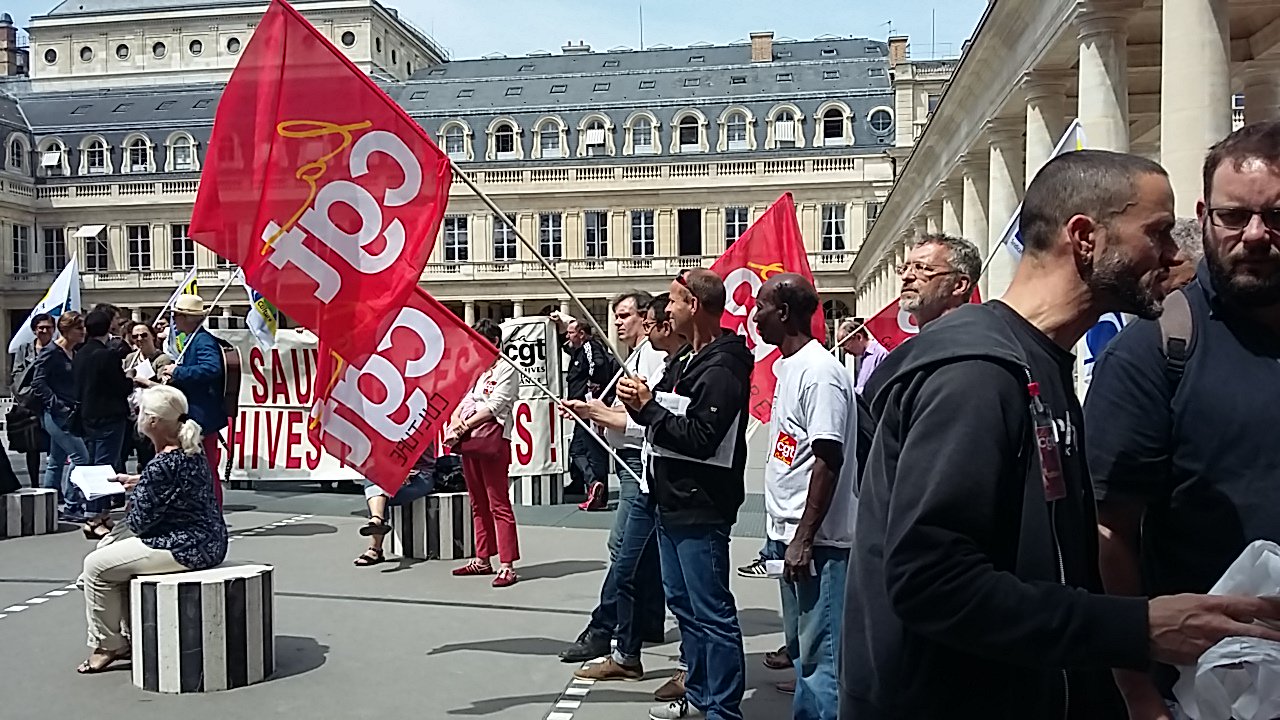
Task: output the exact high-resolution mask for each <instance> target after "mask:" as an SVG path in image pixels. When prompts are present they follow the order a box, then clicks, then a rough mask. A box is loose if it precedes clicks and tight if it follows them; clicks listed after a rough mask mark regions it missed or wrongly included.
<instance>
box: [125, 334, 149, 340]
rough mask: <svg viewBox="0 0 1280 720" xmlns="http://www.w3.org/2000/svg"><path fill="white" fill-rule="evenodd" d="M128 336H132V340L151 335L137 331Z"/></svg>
mask: <svg viewBox="0 0 1280 720" xmlns="http://www.w3.org/2000/svg"><path fill="white" fill-rule="evenodd" d="M130 337H132V338H133V339H134V340H146V339H148V338H150V337H151V336H150V335H149V334H147V333H137V334H134V335H130Z"/></svg>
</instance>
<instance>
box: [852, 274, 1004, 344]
mask: <svg viewBox="0 0 1280 720" xmlns="http://www.w3.org/2000/svg"><path fill="white" fill-rule="evenodd" d="M969 302H971V303H981V302H982V295H981V293H979V292H978V288H974V289H973V294H972V295H970V296H969ZM866 328H867V332H869V333H871V337H873V338H875V339H876V341H877V342H879V343H880V344H881V345H883V346H884V348H885V349H886V350H892V349H894V348H896V347H898V346H899V345H901V344H902V343H904V342H906V341H908V340H910V339H911V338H913V337H915V336H916V335H917V334H918V333H919V332H920V328H919V327H917V326H916V321H915V319H914V318H912V317H911V314H910V313H908V312H907V311H905V310H902V309H901V308H899V307H898V301H897V300H894V301H893V302H891V303H889V304H888V305H886V306H885V308H884V309H883V310H881V311H880V312H878V313H876V314H875V316H874V317H872V318H871V319H870V320H868V321H867V323H866Z"/></svg>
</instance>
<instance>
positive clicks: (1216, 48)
mask: <svg viewBox="0 0 1280 720" xmlns="http://www.w3.org/2000/svg"><path fill="white" fill-rule="evenodd" d="M1161 24H1162V26H1163V34H1162V36H1161V37H1162V40H1161V48H1162V49H1161V51H1160V87H1161V91H1160V164H1161V165H1163V166H1164V168H1165V170H1167V171H1169V181H1170V183H1171V184H1172V185H1173V196H1174V201H1175V203H1176V209H1177V213H1178V215H1179V216H1181V217H1191V216H1193V215H1194V213H1195V208H1196V200H1198V199H1199V197H1200V193H1201V190H1202V188H1201V185H1202V181H1201V168H1202V166H1203V163H1204V156H1205V151H1207V150H1208V149H1209V146H1210V145H1212V144H1214V143H1216V142H1218V141H1219V140H1221V139H1222V138H1224V137H1226V136H1227V135H1228V134H1229V133H1230V132H1231V65H1230V62H1231V20H1230V17H1229V15H1228V9H1227V0H1164V6H1163V15H1162V23H1161ZM1085 132H1086V133H1087V134H1089V135H1088V136H1089V138H1090V143H1091V144H1092V134H1091V133H1089V130H1088V129H1087V128H1086V130H1085Z"/></svg>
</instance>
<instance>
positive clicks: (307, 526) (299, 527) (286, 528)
mask: <svg viewBox="0 0 1280 720" xmlns="http://www.w3.org/2000/svg"><path fill="white" fill-rule="evenodd" d="M336 532H338V528H336V527H334V526H332V525H325V524H324V523H293V524H292V525H282V526H280V527H266V528H264V529H263V531H262V532H260V533H254V536H255V537H280V536H289V537H310V536H312V535H333V534H334V533H336Z"/></svg>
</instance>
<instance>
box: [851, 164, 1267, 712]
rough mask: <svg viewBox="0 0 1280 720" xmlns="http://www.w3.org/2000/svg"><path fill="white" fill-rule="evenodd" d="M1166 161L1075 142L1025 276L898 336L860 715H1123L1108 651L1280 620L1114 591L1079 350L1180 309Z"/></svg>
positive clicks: (1044, 210) (1233, 603) (860, 668)
mask: <svg viewBox="0 0 1280 720" xmlns="http://www.w3.org/2000/svg"><path fill="white" fill-rule="evenodd" d="M1173 225H1174V214H1173V191H1172V190H1171V188H1170V186H1169V180H1168V177H1167V176H1166V175H1165V172H1164V170H1163V169H1162V168H1161V167H1160V166H1159V165H1156V164H1155V163H1152V162H1150V161H1148V160H1144V159H1142V158H1138V157H1135V156H1131V155H1121V154H1118V153H1109V152H1104V151H1088V150H1086V151H1080V152H1074V153H1068V154H1067V155H1063V156H1061V157H1058V158H1055V159H1054V160H1052V161H1051V162H1050V163H1048V164H1047V165H1046V166H1045V167H1044V169H1042V170H1041V171H1040V173H1039V175H1037V176H1036V178H1035V180H1034V181H1033V182H1032V184H1031V186H1030V187H1029V188H1028V189H1027V193H1026V197H1025V199H1024V200H1023V206H1022V215H1021V218H1020V226H1021V231H1022V235H1023V240H1024V243H1025V246H1026V251H1025V254H1024V255H1023V257H1022V261H1021V263H1020V264H1019V266H1018V270H1017V274H1016V275H1015V277H1014V280H1013V283H1012V284H1011V285H1010V286H1009V290H1008V292H1007V293H1006V294H1005V296H1004V297H1003V298H1002V299H1001V300H998V301H992V302H988V303H987V304H985V305H966V306H964V307H961V308H959V309H957V310H955V311H953V312H951V313H949V314H948V315H946V316H945V317H943V318H941V319H939V320H937V321H935V322H934V323H931V324H930V325H929V326H928V327H927V328H925V330H924V331H923V332H921V333H920V335H919V336H918V337H916V338H915V339H913V340H911V342H908V343H906V344H905V345H903V346H902V347H901V348H899V349H898V350H897V351H895V352H893V353H892V354H891V355H890V356H889V358H888V360H886V361H885V363H884V364H883V365H882V366H881V367H880V369H879V370H878V371H877V373H883V378H882V379H881V382H880V383H879V385H880V387H879V390H878V392H877V393H876V395H875V397H874V400H873V402H872V407H873V410H874V411H875V413H876V414H877V416H878V417H879V427H878V429H877V432H876V436H875V441H874V443H873V444H872V448H871V455H870V457H869V459H868V465H867V468H866V471H865V475H864V477H863V485H862V488H861V491H860V497H859V503H858V515H857V520H856V522H855V528H856V530H855V538H854V552H853V558H852V562H851V567H850V571H849V582H848V587H847V596H846V600H845V626H844V642H843V660H844V662H843V665H842V667H841V673H842V677H841V712H840V714H841V716H842V717H847V718H853V719H856V720H899V719H905V718H911V719H912V720H930V719H932V718H948V719H950V718H978V717H981V718H1015V717H1016V718H1079V719H1081V720H1083V719H1085V718H1088V719H1090V720H1099V719H1106V718H1112V717H1116V718H1120V717H1125V715H1124V706H1123V704H1122V703H1121V702H1120V701H1119V697H1118V694H1117V692H1116V689H1115V684H1114V682H1113V680H1112V678H1111V673H1110V672H1109V669H1110V668H1144V667H1147V666H1148V665H1149V664H1150V663H1151V661H1152V660H1153V659H1155V660H1163V661H1166V662H1173V663H1176V664H1186V663H1193V662H1194V661H1195V659H1196V658H1197V657H1198V656H1199V655H1200V653H1202V652H1203V651H1204V650H1206V649H1207V648H1209V647H1210V646H1212V645H1213V644H1214V643H1216V642H1218V641H1219V640H1221V639H1222V638H1223V637H1226V636H1231V635H1253V636H1259V637H1266V638H1268V639H1276V638H1280V633H1278V632H1275V631H1272V630H1269V629H1267V628H1265V627H1263V626H1261V625H1254V624H1251V623H1252V622H1253V620H1254V619H1270V618H1276V617H1277V616H1280V603H1277V602H1276V601H1267V600H1262V599H1258V598H1229V597H1206V596H1198V595H1178V596H1173V597H1165V598H1154V599H1151V600H1147V599H1145V598H1132V597H1110V596H1106V595H1103V594H1101V593H1102V582H1101V578H1100V574H1099V570H1098V544H1097V531H1096V526H1095V518H1094V499H1093V491H1092V488H1091V486H1090V483H1089V477H1088V469H1087V467H1086V464H1085V461H1084V453H1083V449H1082V447H1081V438H1082V427H1083V422H1082V419H1081V411H1080V404H1079V402H1078V401H1077V400H1076V397H1075V394H1074V392H1073V391H1072V370H1073V366H1074V357H1073V356H1072V355H1071V353H1070V352H1069V348H1071V347H1073V346H1074V345H1075V344H1076V342H1077V341H1079V339H1080V338H1081V337H1082V336H1083V335H1084V333H1085V331H1086V330H1088V329H1089V328H1090V327H1092V326H1093V324H1094V323H1095V322H1096V321H1097V319H1098V317H1099V315H1100V314H1101V313H1104V312H1127V313H1134V314H1136V315H1139V316H1142V317H1155V316H1157V315H1159V313H1160V301H1161V300H1162V298H1163V294H1164V291H1163V289H1162V284H1163V282H1164V280H1165V279H1166V277H1167V276H1168V271H1169V268H1170V267H1171V266H1172V265H1173V264H1174V260H1175V254H1176V252H1177V248H1176V246H1175V244H1174V242H1173V240H1172V237H1171V236H1170V231H1171V230H1172V228H1173Z"/></svg>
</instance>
